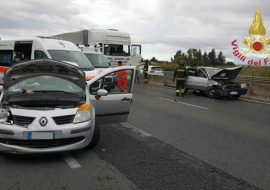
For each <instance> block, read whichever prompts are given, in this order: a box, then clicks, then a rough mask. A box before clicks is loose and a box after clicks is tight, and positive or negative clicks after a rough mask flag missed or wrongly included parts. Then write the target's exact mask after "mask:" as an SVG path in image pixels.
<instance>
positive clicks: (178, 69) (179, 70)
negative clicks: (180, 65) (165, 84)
mask: <svg viewBox="0 0 270 190" xmlns="http://www.w3.org/2000/svg"><path fill="white" fill-rule="evenodd" d="M177 71H185V70H184V69H177Z"/></svg>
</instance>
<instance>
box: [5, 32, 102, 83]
mask: <svg viewBox="0 0 270 190" xmlns="http://www.w3.org/2000/svg"><path fill="white" fill-rule="evenodd" d="M16 55H20V56H21V57H20V59H21V61H22V62H23V61H27V60H34V59H54V60H58V61H63V62H67V63H69V64H72V65H76V66H78V67H79V68H80V69H81V70H83V71H84V72H85V76H86V80H90V79H91V78H93V77H94V76H96V75H97V74H98V73H97V71H96V70H95V68H94V66H93V65H92V64H91V62H90V61H89V60H88V59H87V57H86V56H85V55H84V54H83V53H82V52H81V50H80V49H79V48H78V47H77V46H76V45H75V44H73V43H72V42H69V41H64V40H56V39H48V38H43V37H37V38H35V39H29V40H0V73H1V74H0V78H3V73H4V72H5V70H6V69H7V68H8V67H10V66H12V64H16V62H15V56H16Z"/></svg>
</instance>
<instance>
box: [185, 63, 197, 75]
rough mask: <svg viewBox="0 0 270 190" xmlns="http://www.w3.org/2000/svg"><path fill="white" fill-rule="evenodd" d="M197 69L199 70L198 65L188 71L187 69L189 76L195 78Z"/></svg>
mask: <svg viewBox="0 0 270 190" xmlns="http://www.w3.org/2000/svg"><path fill="white" fill-rule="evenodd" d="M196 68H197V65H196V64H193V65H192V66H191V67H188V69H187V72H188V76H195V75H196Z"/></svg>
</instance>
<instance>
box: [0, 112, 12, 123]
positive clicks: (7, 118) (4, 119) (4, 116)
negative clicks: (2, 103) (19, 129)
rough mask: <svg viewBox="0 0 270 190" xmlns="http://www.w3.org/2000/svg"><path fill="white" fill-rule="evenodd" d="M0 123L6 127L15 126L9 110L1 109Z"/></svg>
mask: <svg viewBox="0 0 270 190" xmlns="http://www.w3.org/2000/svg"><path fill="white" fill-rule="evenodd" d="M0 123H2V124H6V125H12V124H13V121H12V120H11V113H10V112H9V111H8V110H7V109H4V108H2V109H0Z"/></svg>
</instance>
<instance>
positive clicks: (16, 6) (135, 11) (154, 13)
mask: <svg viewBox="0 0 270 190" xmlns="http://www.w3.org/2000/svg"><path fill="white" fill-rule="evenodd" d="M1 4H2V5H3V3H1ZM4 4H5V6H1V7H0V19H1V22H0V37H2V38H27V37H33V36H37V35H52V34H57V33H61V32H70V31H76V30H81V29H87V28H91V27H99V28H117V29H119V30H121V31H125V32H129V33H131V36H132V40H133V42H135V43H142V45H143V50H144V53H143V55H144V57H146V58H150V57H153V56H155V57H157V58H158V59H165V60H169V59H170V57H172V56H173V55H174V53H175V52H176V51H177V50H179V49H181V50H187V49H188V48H201V49H202V50H210V49H212V48H216V49H218V50H222V51H224V54H225V55H226V56H227V57H228V59H233V57H232V54H231V50H230V47H231V46H230V42H231V41H232V40H233V39H236V38H237V39H238V40H242V38H243V37H244V36H245V35H248V28H249V26H250V24H251V22H252V19H253V16H254V13H255V9H256V8H257V7H258V8H260V9H261V12H262V14H263V19H264V24H265V26H266V29H267V33H268V34H269V36H270V12H269V11H268V10H269V8H270V4H269V3H268V1H266V0H258V1H249V0H230V1H219V0H200V1H198V0H189V1H184V0H166V1H164V0H148V1H146V0H136V1H130V0H46V1H45V0H44V1H42V0H40V1H36V0H12V1H5V3H4Z"/></svg>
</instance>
